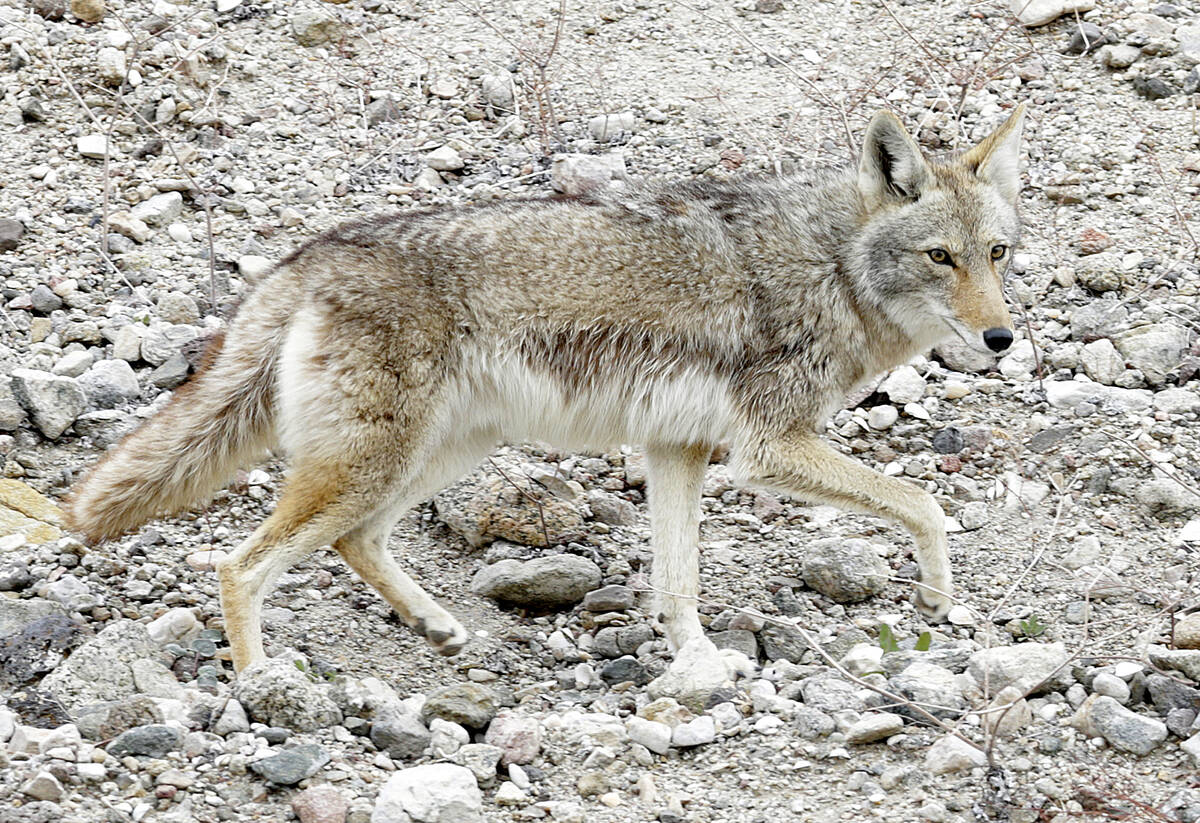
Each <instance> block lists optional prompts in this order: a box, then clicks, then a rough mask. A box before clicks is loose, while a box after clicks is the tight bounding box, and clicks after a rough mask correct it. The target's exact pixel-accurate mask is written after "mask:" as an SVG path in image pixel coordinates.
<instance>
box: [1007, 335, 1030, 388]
mask: <svg viewBox="0 0 1200 823" xmlns="http://www.w3.org/2000/svg"><path fill="white" fill-rule="evenodd" d="M999 367H1000V373H1001V374H1003V375H1004V376H1005V377H1008V378H1011V379H1014V380H1025V379H1028V378H1029V377H1030V376H1031V375H1032V374H1033V370H1034V369H1035V368H1037V354H1036V353H1035V352H1034V349H1033V343H1031V342H1029V341H1028V340H1018V341H1017V342H1016V343H1014V344H1013V347H1012V348H1011V349H1009V350H1008V354H1006V355H1004V357H1002V358H1000V366H999Z"/></svg>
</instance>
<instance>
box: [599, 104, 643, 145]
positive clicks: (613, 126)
mask: <svg viewBox="0 0 1200 823" xmlns="http://www.w3.org/2000/svg"><path fill="white" fill-rule="evenodd" d="M635 121H636V118H635V117H634V116H633V112H631V111H622V112H618V113H616V114H597V115H596V116H595V117H593V118H592V119H591V120H589V121H588V131H589V132H591V135H592V139H593V140H596V141H598V142H600V141H605V140H609V139H610V138H612V137H613V136H615V135H617V134H619V133H620V132H623V131H633V124H634V122H635Z"/></svg>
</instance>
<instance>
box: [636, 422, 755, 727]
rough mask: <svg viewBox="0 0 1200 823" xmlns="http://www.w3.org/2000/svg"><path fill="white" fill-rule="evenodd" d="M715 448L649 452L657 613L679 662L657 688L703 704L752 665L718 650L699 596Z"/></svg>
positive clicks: (664, 693)
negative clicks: (704, 504) (706, 495)
mask: <svg viewBox="0 0 1200 823" xmlns="http://www.w3.org/2000/svg"><path fill="white" fill-rule="evenodd" d="M710 454H712V447H711V446H706V445H700V444H696V445H691V446H687V447H683V448H681V447H679V446H651V447H649V448H648V449H647V453H646V457H647V467H646V468H647V481H648V482H647V485H648V491H649V494H650V529H651V545H652V547H653V549H654V568H653V572H652V574H651V585H652V586H653V587H654V602H655V614H656V615H657V617H658V620H659V621H660V622H661V623H662V624H663V628H664V629H665V630H666V633H667V641H668V643H670V646H671V651H672V652H673V653H674V655H675V662H674V663H672V665H671V668H670V669H669V670H668V672H667V674H666V675H664V676H663V677H662V678H660V679H659V680H656V681H655V683H654V684H652V687H651V690H652V691H655V692H657V693H658V694H659V695H661V696H671V697H677V698H679V699H680V700H682V701H684V702H688V703H691V702H695V703H698V704H700V705H701V706H702V705H703V703H704V701H705V700H707V695H708V694H711V693H712V692H713V691H714V690H715V689H717V688H719V687H720V686H722V685H723V684H725V683H726V682H728V681H730V680H732V679H734V677H736V676H737V675H738V674H739V673H740V674H743V675H748V674H749V673H750V672H751V671H752V669H753V664H752V663H751V662H750V661H749V660H748V659H747V658H746V656H745V655H743V654H740V653H738V652H735V651H732V650H729V649H721V650H719V649H717V647H716V646H714V645H713V642H712V641H711V640H709V639H708V638H707V637H705V635H704V628H703V627H702V626H701V625H700V616H699V613H698V611H697V602H698V597H699V594H700V491H701V488H702V487H703V485H704V470H705V468H706V467H707V466H708V458H709V455H710Z"/></svg>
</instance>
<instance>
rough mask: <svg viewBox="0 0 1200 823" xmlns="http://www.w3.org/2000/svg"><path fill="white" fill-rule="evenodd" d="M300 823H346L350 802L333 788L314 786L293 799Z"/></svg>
mask: <svg viewBox="0 0 1200 823" xmlns="http://www.w3.org/2000/svg"><path fill="white" fill-rule="evenodd" d="M292 811H294V812H295V813H296V816H297V817H299V818H300V823H345V820H346V814H347V812H349V811H350V801H348V800H347V799H346V798H345V796H343V795H342V793H341V792H340V791H338V790H337V789H335V788H334V787H333V786H313V787H312V788H311V789H305V790H304V791H302V792H300V794H298V795H296V796H295V797H293V798H292Z"/></svg>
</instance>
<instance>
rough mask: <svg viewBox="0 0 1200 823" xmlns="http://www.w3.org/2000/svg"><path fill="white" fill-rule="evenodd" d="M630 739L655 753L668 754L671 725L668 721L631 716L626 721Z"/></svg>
mask: <svg viewBox="0 0 1200 823" xmlns="http://www.w3.org/2000/svg"><path fill="white" fill-rule="evenodd" d="M625 729H626V731H628V732H629V739H630V740H632V741H633V742H634V743H640V744H642V745H643V746H645V747H646V748H647V749H649V750H650V751H652V752H654V753H655V754H666V753H667V751H668V750H669V749H670V748H671V727H670V726H668V725H667V724H666V723H659V722H657V721H655V720H647V719H646V718H644V717H637V716H631V717H629V718H628V719H627V720H626V721H625Z"/></svg>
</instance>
